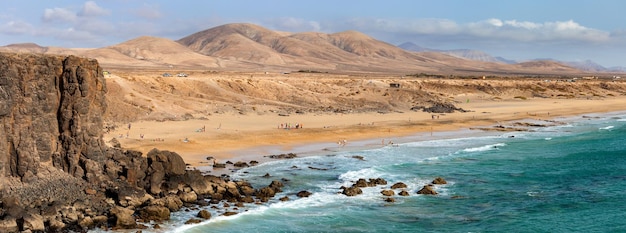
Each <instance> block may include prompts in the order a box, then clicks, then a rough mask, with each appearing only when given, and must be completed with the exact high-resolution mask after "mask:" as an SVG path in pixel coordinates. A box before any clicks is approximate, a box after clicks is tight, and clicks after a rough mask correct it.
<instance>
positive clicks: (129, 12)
mask: <svg viewBox="0 0 626 233" xmlns="http://www.w3.org/2000/svg"><path fill="white" fill-rule="evenodd" d="M624 9H626V1H620V0H603V1H584V0H569V1H550V0H542V1H539V0H526V1H494V0H457V1H445V0H442V1H434V0H428V1H422V0H404V1H401V0H386V1H380V0H377V1H372V0H360V1H356V0H354V1H348V0H345V1H340V0H334V1H328V0H316V1H311V0H298V1H295V0H265V1H262V0H248V1H244V0H229V1H225V0H222V1H166V0H158V1H136V0H103V1H76V0H73V1H70V0H56V1H45V0H38V1H15V0H3V1H1V2H0V45H8V44H13V43H26V42H33V43H37V44H39V45H41V46H58V47H71V48H96V47H105V46H109V45H114V44H118V43H121V42H124V41H127V40H130V39H133V38H136V37H139V36H144V35H148V36H157V37H164V38H169V39H173V40H177V39H180V38H183V37H185V36H187V35H190V34H192V33H195V32H198V31H202V30H205V29H209V28H212V27H215V26H219V25H223V24H227V23H254V24H258V25H260V26H263V27H266V28H268V29H272V30H280V31H288V32H304V31H318V32H324V33H334V32H340V31H345V30H357V31H360V32H363V33H365V34H367V35H370V36H372V37H374V38H376V39H379V40H382V41H385V42H388V43H391V44H394V45H398V44H401V43H403V42H413V43H415V44H417V45H420V46H422V47H427V48H433V49H475V50H481V51H484V52H487V53H489V54H491V55H493V56H501V57H504V58H507V59H514V60H518V61H522V60H528V59H535V58H554V59H558V60H563V61H583V60H587V59H590V60H593V61H595V62H597V63H600V64H601V65H604V66H606V67H611V66H626V13H624Z"/></svg>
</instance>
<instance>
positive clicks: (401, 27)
mask: <svg viewBox="0 0 626 233" xmlns="http://www.w3.org/2000/svg"><path fill="white" fill-rule="evenodd" d="M329 26H331V27H332V26H335V25H329ZM341 27H345V28H349V29H355V30H360V31H363V32H370V33H394V34H395V33H397V34H403V35H415V36H431V37H432V36H457V37H463V38H475V39H476V40H480V39H487V40H491V39H497V40H502V39H504V40H510V41H520V42H532V41H563V40H565V41H583V42H603V41H608V40H610V35H611V33H609V32H605V31H602V30H598V29H593V28H588V27H584V26H582V25H580V24H578V23H576V22H574V21H573V20H568V21H555V22H543V23H537V22H528V21H517V20H501V19H494V18H491V19H486V20H483V21H477V22H469V23H462V24H461V23H457V22H455V21H452V20H449V19H417V20H409V21H407V20H389V19H363V18H359V19H351V20H349V21H347V24H346V25H341Z"/></svg>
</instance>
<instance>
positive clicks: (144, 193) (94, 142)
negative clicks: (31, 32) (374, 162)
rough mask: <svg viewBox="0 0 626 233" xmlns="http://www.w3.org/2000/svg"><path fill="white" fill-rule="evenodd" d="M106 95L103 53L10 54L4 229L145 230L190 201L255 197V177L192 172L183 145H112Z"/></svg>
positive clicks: (4, 106)
mask: <svg viewBox="0 0 626 233" xmlns="http://www.w3.org/2000/svg"><path fill="white" fill-rule="evenodd" d="M105 94H106V86H105V80H104V77H103V75H102V69H101V68H100V66H99V65H98V62H97V61H96V60H91V59H86V58H79V57H75V56H68V57H63V56H44V55H36V54H9V53H0V207H1V208H0V232H19V231H31V232H37V231H58V230H67V229H70V230H77V231H84V230H86V229H91V228H94V227H100V228H103V229H111V228H142V227H143V225H141V224H139V225H138V224H137V220H138V219H136V217H139V218H141V219H140V220H143V221H150V220H157V221H163V220H167V219H169V214H170V211H178V210H180V209H181V208H182V206H183V204H184V203H188V204H202V203H203V202H206V201H204V200H207V199H210V201H211V202H214V203H218V202H220V201H222V200H227V201H231V202H247V203H250V202H255V200H254V198H253V197H252V196H253V195H257V194H258V193H260V192H259V191H258V190H254V189H253V188H252V187H251V186H250V185H249V184H247V183H246V182H232V181H226V180H224V179H221V178H219V177H215V176H204V175H202V174H200V172H199V171H197V170H186V169H185V162H184V161H183V160H182V158H181V157H180V156H179V155H178V154H176V153H174V152H169V151H160V150H157V149H154V150H152V151H150V152H149V153H148V154H147V156H145V157H144V156H143V155H142V153H141V152H137V151H131V150H123V149H121V148H109V147H107V146H106V145H105V143H104V141H103V140H102V136H103V130H102V129H103V120H102V114H103V113H104V111H105V109H106V102H105ZM271 185H273V186H272V187H274V186H277V184H274V183H272V184H271ZM281 185H282V184H281ZM261 190H262V189H261ZM272 190H273V191H275V192H278V191H279V190H276V189H272ZM266 200H267V196H266V195H263V196H262V198H259V199H258V200H257V201H266Z"/></svg>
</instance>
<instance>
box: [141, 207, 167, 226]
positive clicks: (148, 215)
mask: <svg viewBox="0 0 626 233" xmlns="http://www.w3.org/2000/svg"><path fill="white" fill-rule="evenodd" d="M139 218H141V219H143V220H144V221H159V222H160V221H165V220H169V219H170V209H168V208H167V207H165V206H159V205H149V206H146V207H143V208H141V209H140V210H139Z"/></svg>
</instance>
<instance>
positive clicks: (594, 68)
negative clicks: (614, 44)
mask: <svg viewBox="0 0 626 233" xmlns="http://www.w3.org/2000/svg"><path fill="white" fill-rule="evenodd" d="M398 47H400V48H402V49H405V50H408V51H413V52H439V53H444V54H448V55H451V56H454V57H459V58H464V59H469V60H475V61H483V62H497V63H504V64H516V63H520V62H518V61H515V60H510V59H506V58H503V57H494V56H491V55H489V54H487V53H485V52H483V51H479V50H472V49H451V50H438V49H430V48H426V47H422V46H419V45H416V44H414V43H412V42H405V43H402V44H400V45H398ZM531 61H554V62H558V63H562V64H564V65H567V66H571V67H573V68H576V69H579V70H582V71H588V72H624V71H626V67H619V66H616V67H604V66H602V65H600V64H598V63H595V62H594V61H592V60H585V61H559V60H555V59H552V58H540V59H533V60H531Z"/></svg>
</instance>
